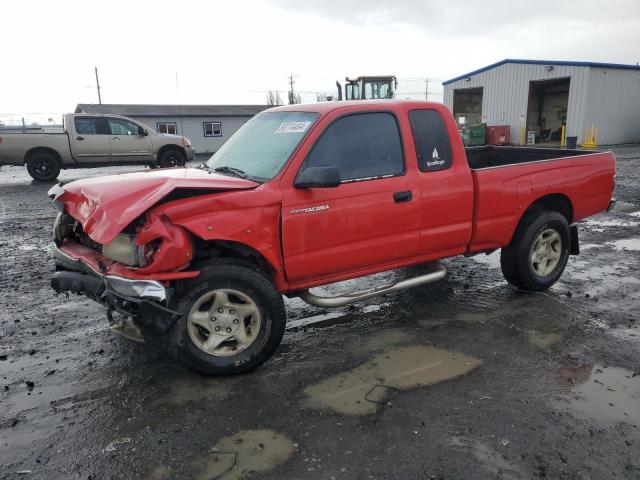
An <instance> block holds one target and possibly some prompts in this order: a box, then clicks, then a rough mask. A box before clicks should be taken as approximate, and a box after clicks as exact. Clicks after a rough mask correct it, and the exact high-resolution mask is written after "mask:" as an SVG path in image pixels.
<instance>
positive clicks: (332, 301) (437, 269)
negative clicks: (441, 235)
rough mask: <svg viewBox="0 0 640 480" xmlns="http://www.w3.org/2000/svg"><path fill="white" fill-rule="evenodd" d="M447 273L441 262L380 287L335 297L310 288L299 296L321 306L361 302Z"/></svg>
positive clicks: (440, 277)
mask: <svg viewBox="0 0 640 480" xmlns="http://www.w3.org/2000/svg"><path fill="white" fill-rule="evenodd" d="M446 274H447V269H446V268H445V267H444V265H441V264H439V263H437V264H435V266H434V270H433V271H431V272H429V273H425V274H424V275H420V276H418V277H413V278H408V279H406V280H400V281H399V282H397V283H390V284H388V285H382V286H380V287H375V288H368V289H367V290H361V291H359V292H353V293H349V294H346V295H338V296H335V297H320V296H318V295H314V294H313V293H311V292H310V291H309V290H304V291H302V292H300V293H299V294H298V296H299V297H300V298H301V299H302V300H304V301H305V302H307V303H308V304H310V305H313V306H315V307H321V308H332V307H341V306H343V305H347V304H349V303H353V302H359V301H361V300H365V299H367V298H371V297H377V296H378V295H384V294H387V293H391V292H397V291H399V290H406V289H407V288H413V287H417V286H418V285H424V284H426V283H431V282H435V281H438V280H442V279H443V278H444V277H445V275H446Z"/></svg>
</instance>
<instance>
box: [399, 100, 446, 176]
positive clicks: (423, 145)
mask: <svg viewBox="0 0 640 480" xmlns="http://www.w3.org/2000/svg"><path fill="white" fill-rule="evenodd" d="M409 122H410V123H411V132H412V133H413V141H414V143H415V146H416V154H417V157H418V168H419V169H420V171H422V172H435V171H438V170H446V169H448V168H450V167H451V161H452V158H451V141H450V139H449V133H448V132H447V126H446V124H445V122H444V119H443V118H442V116H441V115H440V114H439V113H438V112H437V111H435V110H430V109H425V110H411V111H410V112H409Z"/></svg>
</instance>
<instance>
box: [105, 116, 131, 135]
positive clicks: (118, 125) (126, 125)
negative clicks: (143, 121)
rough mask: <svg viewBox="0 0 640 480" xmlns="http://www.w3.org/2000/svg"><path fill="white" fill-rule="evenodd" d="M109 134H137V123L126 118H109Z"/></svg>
mask: <svg viewBox="0 0 640 480" xmlns="http://www.w3.org/2000/svg"><path fill="white" fill-rule="evenodd" d="M107 121H108V122H109V128H110V129H111V135H138V124H137V123H133V122H129V121H127V120H119V119H115V118H109V119H108V120H107Z"/></svg>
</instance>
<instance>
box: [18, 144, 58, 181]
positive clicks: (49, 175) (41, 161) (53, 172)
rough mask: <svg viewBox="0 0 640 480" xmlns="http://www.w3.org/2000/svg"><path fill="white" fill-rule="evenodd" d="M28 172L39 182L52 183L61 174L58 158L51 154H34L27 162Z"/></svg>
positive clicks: (44, 152) (30, 155)
mask: <svg viewBox="0 0 640 480" xmlns="http://www.w3.org/2000/svg"><path fill="white" fill-rule="evenodd" d="M26 164H27V172H28V173H29V175H30V176H31V178H33V179H34V180H36V181H38V182H51V181H52V180H55V179H56V178H58V175H59V174H60V162H59V161H58V157H56V155H54V154H53V153H51V152H46V151H43V152H34V153H31V154H29V157H28V158H27V161H26Z"/></svg>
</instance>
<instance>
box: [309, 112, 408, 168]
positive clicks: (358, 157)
mask: <svg viewBox="0 0 640 480" xmlns="http://www.w3.org/2000/svg"><path fill="white" fill-rule="evenodd" d="M331 165H333V166H335V167H337V168H338V171H339V172H340V179H341V180H342V181H348V180H363V179H369V178H379V177H386V176H394V175H400V174H402V173H404V157H403V154H402V141H401V140H400V132H399V130H398V124H397V123H396V119H395V117H394V116H393V115H392V114H390V113H378V112H376V113H359V114H355V115H349V116H346V117H342V118H340V119H338V120H336V121H335V122H333V123H332V124H331V125H330V126H329V127H328V128H327V129H326V130H325V131H324V133H323V134H322V136H321V137H320V139H319V140H318V141H317V143H316V144H315V145H314V146H313V149H312V150H311V153H310V154H309V156H308V157H307V160H306V161H305V163H304V166H303V168H307V167H319V166H331Z"/></svg>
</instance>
